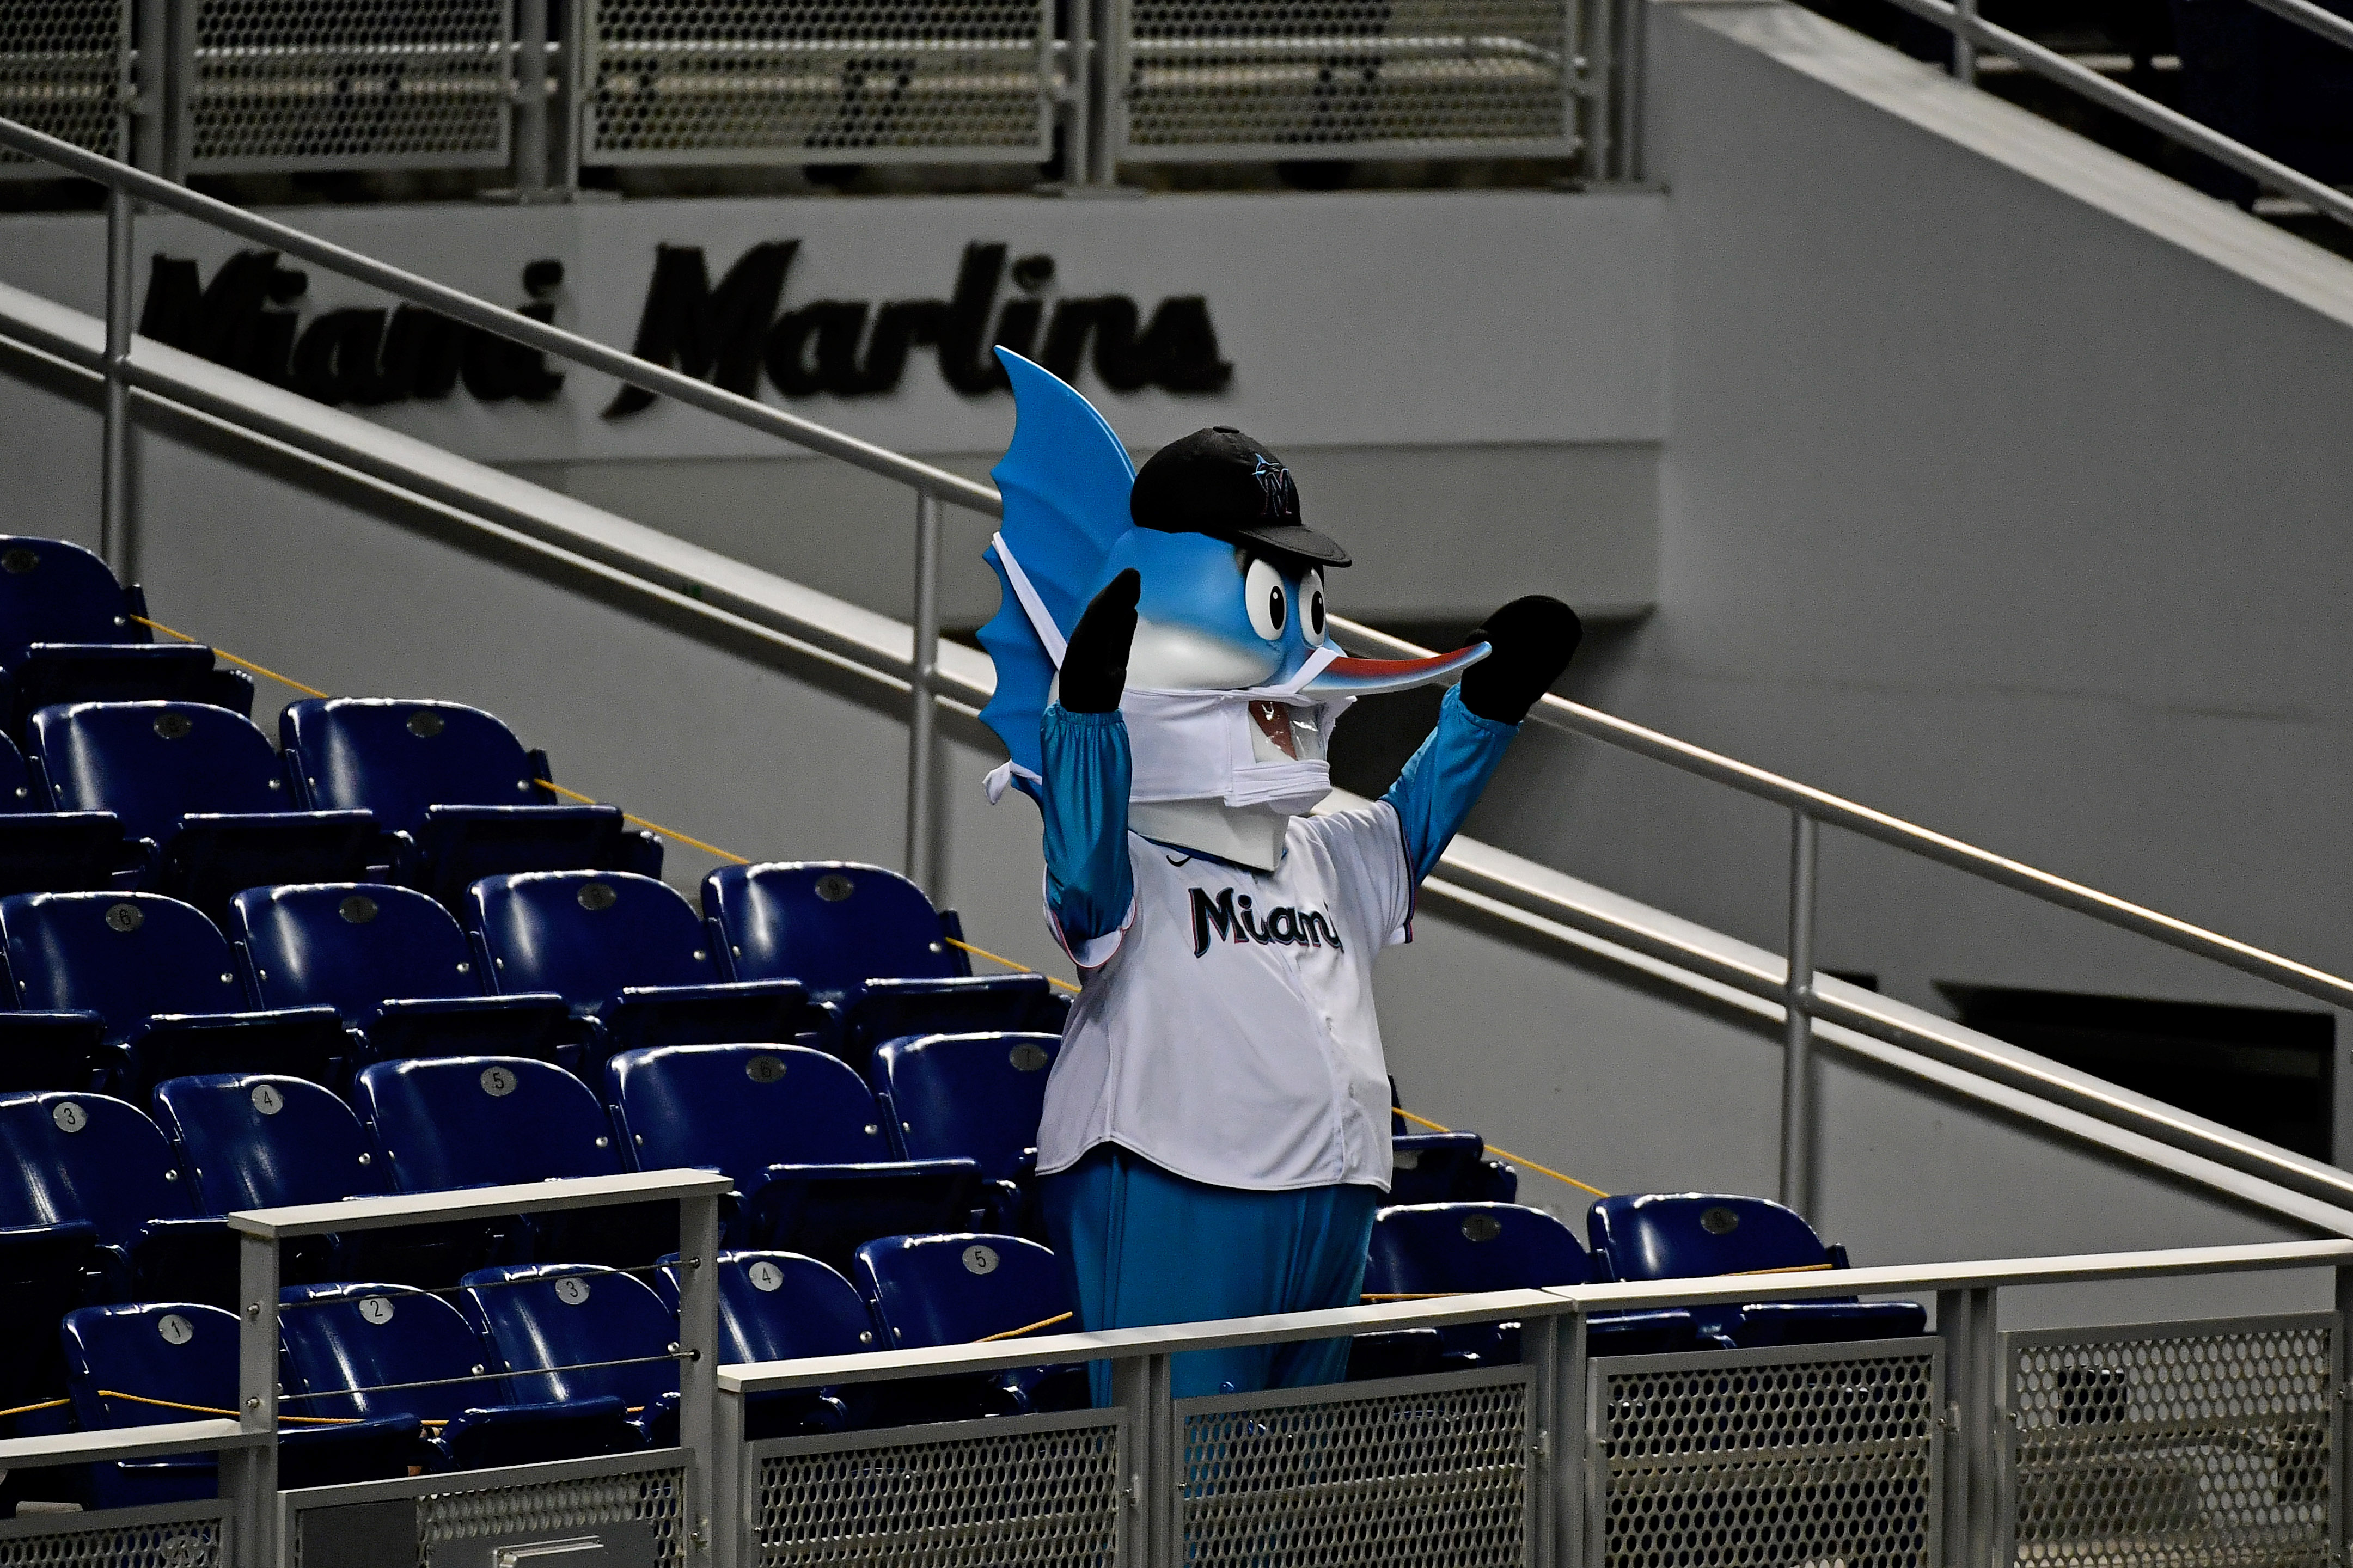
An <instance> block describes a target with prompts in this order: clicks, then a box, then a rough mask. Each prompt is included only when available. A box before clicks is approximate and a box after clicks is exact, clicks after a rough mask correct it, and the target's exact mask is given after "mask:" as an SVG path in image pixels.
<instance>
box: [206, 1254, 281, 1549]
mask: <svg viewBox="0 0 2353 1568" xmlns="http://www.w3.org/2000/svg"><path fill="white" fill-rule="evenodd" d="M237 1425H238V1426H241V1427H243V1428H244V1429H245V1430H246V1431H248V1432H267V1433H269V1436H270V1439H271V1440H270V1441H269V1442H268V1443H265V1444H261V1445H259V1447H251V1448H238V1449H235V1450H233V1451H231V1452H229V1453H226V1454H223V1455H222V1456H221V1458H220V1479H221V1490H222V1491H223V1492H224V1493H225V1494H226V1495H227V1497H228V1499H229V1507H230V1513H229V1519H230V1523H229V1530H230V1535H231V1541H232V1544H233V1547H234V1550H235V1561H236V1563H237V1568H278V1539H277V1537H278V1444H277V1436H278V1242H277V1239H276V1238H275V1237H263V1236H239V1237H237Z"/></svg>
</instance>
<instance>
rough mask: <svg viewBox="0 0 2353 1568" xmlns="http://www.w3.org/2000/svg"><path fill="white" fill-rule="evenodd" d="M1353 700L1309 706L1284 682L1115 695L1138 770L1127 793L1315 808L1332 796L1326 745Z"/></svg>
mask: <svg viewBox="0 0 2353 1568" xmlns="http://www.w3.org/2000/svg"><path fill="white" fill-rule="evenodd" d="M1352 700H1354V699H1351V698H1337V699H1334V700H1328V701H1324V702H1317V703H1312V704H1311V703H1304V702H1301V701H1299V700H1297V698H1296V697H1295V696H1294V695H1293V692H1292V691H1291V690H1290V689H1287V688H1259V689H1252V690H1249V691H1166V690H1155V689H1150V688H1137V687H1130V688H1129V689H1127V690H1126V691H1125V692H1124V694H1122V696H1121V697H1120V700H1119V710H1120V713H1121V715H1122V716H1123V717H1124V718H1125V719H1126V721H1127V743H1128V752H1129V756H1130V759H1131V768H1132V773H1131V782H1130V784H1129V788H1128V799H1130V800H1132V801H1164V800H1214V801H1218V802H1220V803H1221V804H1223V805H1229V806H1235V807H1241V808H1252V807H1254V808H1256V809H1258V810H1261V811H1269V812H1275V813H1279V814H1281V815H1282V816H1299V815H1301V814H1302V813H1304V812H1308V811H1312V810H1314V808H1315V806H1316V805H1317V803H1319V802H1320V801H1322V800H1323V799H1324V796H1325V795H1330V794H1331V793H1332V767H1331V764H1330V763H1327V762H1326V761H1325V760H1324V741H1325V739H1326V737H1328V736H1329V735H1330V734H1331V732H1332V724H1333V721H1335V720H1336V719H1338V718H1339V716H1340V714H1341V712H1342V711H1343V710H1345V709H1346V708H1347V706H1348V704H1349V703H1350V702H1351V701H1352ZM1253 710H1255V711H1253ZM1261 719H1263V722H1261ZM1270 731H1271V732H1270ZM1278 735H1279V736H1281V737H1282V739H1280V740H1278V739H1276V738H1275V737H1276V736H1278ZM1286 746H1287V747H1288V752H1286V750H1285V747H1286Z"/></svg>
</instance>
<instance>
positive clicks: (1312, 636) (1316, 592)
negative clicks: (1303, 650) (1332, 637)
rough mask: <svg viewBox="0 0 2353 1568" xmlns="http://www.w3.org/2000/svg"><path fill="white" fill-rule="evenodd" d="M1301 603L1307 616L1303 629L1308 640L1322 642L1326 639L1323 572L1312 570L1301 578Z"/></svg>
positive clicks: (1311, 642)
mask: <svg viewBox="0 0 2353 1568" xmlns="http://www.w3.org/2000/svg"><path fill="white" fill-rule="evenodd" d="M1299 603H1300V605H1302V606H1303V609H1302V612H1301V613H1302V614H1303V615H1304V616H1306V619H1305V620H1304V621H1303V623H1302V625H1301V629H1302V630H1303V631H1304V632H1306V634H1307V640H1308V642H1309V643H1310V644H1311V645H1312V644H1315V643H1320V642H1322V641H1323V640H1324V574H1323V573H1321V572H1310V573H1309V574H1307V575H1306V576H1304V577H1302V578H1301V579H1300V580H1299Z"/></svg>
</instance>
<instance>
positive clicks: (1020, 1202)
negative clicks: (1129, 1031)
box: [873, 1033, 1062, 1241]
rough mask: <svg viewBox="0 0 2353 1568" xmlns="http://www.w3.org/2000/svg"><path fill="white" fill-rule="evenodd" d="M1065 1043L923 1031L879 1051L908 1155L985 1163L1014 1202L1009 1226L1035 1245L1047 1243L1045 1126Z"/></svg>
mask: <svg viewBox="0 0 2353 1568" xmlns="http://www.w3.org/2000/svg"><path fill="white" fill-rule="evenodd" d="M1061 1044H1062V1042H1061V1039H1060V1037H1058V1036H1054V1035H1037V1034H1007V1033H996V1034H977V1035H918V1036H914V1037H910V1038H907V1039H901V1040H890V1041H886V1042H885V1043H883V1044H882V1045H881V1046H878V1047H875V1051H874V1069H873V1071H874V1082H875V1084H876V1085H877V1086H878V1087H879V1089H881V1100H882V1106H883V1112H884V1115H885V1117H886V1119H887V1120H888V1121H889V1122H890V1125H891V1128H892V1137H893V1138H894V1140H895V1141H896V1142H897V1143H898V1146H899V1154H900V1157H901V1158H902V1159H908V1160H957V1159H968V1160H972V1161H974V1162H976V1163H977V1164H978V1165H979V1167H980V1174H981V1178H982V1179H983V1180H984V1181H987V1182H992V1183H997V1184H999V1188H998V1190H999V1191H1000V1192H1004V1193H1007V1194H1008V1196H1009V1204H1008V1203H1005V1202H1001V1203H1000V1208H1001V1209H1002V1210H1003V1213H1002V1215H1001V1217H1000V1221H999V1223H1000V1225H1002V1226H1006V1227H1007V1228H1010V1229H1013V1230H1016V1231H1018V1232H1019V1233H1020V1234H1021V1235H1023V1236H1026V1237H1029V1239H1030V1240H1032V1241H1043V1240H1044V1239H1045V1237H1046V1226H1045V1216H1044V1215H1043V1213H1042V1212H1040V1210H1039V1206H1038V1202H1037V1194H1036V1188H1037V1180H1036V1178H1037V1172H1038V1121H1039V1116H1040V1115H1041V1114H1042V1113H1043V1110H1044V1108H1045V1100H1046V1076H1047V1073H1048V1071H1049V1070H1050V1068H1052V1067H1053V1065H1054V1057H1055V1053H1056V1052H1058V1051H1059V1050H1060V1048H1061Z"/></svg>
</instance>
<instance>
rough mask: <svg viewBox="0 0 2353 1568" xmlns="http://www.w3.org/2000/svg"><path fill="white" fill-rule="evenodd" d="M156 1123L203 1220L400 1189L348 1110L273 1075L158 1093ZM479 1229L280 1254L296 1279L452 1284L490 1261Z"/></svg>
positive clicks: (299, 1245) (339, 1242) (169, 1085)
mask: <svg viewBox="0 0 2353 1568" xmlns="http://www.w3.org/2000/svg"><path fill="white" fill-rule="evenodd" d="M154 1106H155V1124H156V1126H158V1127H160V1128H161V1129H163V1131H164V1136H165V1137H167V1138H169V1139H170V1140H171V1141H172V1146H173V1147H174V1149H175V1150H176V1151H178V1153H179V1161H180V1171H181V1173H182V1174H183V1176H184V1177H185V1179H186V1180H187V1181H189V1182H192V1183H194V1184H195V1195H196V1208H197V1211H198V1212H199V1213H201V1214H207V1215H225V1214H230V1213H233V1212H235V1211H236V1210H237V1209H254V1208H278V1207H282V1206H287V1205H294V1204H332V1203H340V1202H342V1201H343V1199H345V1198H364V1197H375V1196H377V1195H379V1194H384V1193H387V1192H390V1191H391V1190H392V1188H391V1186H390V1184H389V1181H388V1179H387V1177H386V1175H385V1166H384V1163H383V1162H381V1161H380V1160H378V1159H377V1158H376V1154H375V1146H374V1144H372V1143H371V1142H369V1140H368V1135H367V1131H366V1129H364V1128H363V1127H362V1126H361V1125H360V1120H359V1118H358V1117H356V1116H354V1115H353V1114H352V1110H351V1107H349V1106H348V1105H345V1104H344V1103H343V1101H342V1100H338V1099H336V1098H335V1097H334V1096H333V1095H332V1094H330V1093H328V1092H327V1091H326V1090H325V1089H321V1088H320V1087H319V1086H318V1085H317V1084H314V1083H311V1082H308V1081H306V1080H305V1079H298V1078H283V1077H278V1076H274V1075H271V1074H266V1073H209V1074H206V1075H204V1076H201V1077H196V1078H173V1079H164V1081H163V1082H162V1083H159V1084H157V1085H156V1086H155V1100H154ZM485 1234H486V1233H485V1231H484V1227H482V1226H480V1225H454V1226H404V1227H402V1228H400V1229H397V1230H384V1231H363V1232H359V1233H356V1234H353V1235H352V1236H347V1237H345V1236H316V1237H300V1238H298V1239H296V1240H293V1241H289V1242H287V1243H285V1244H284V1245H283V1246H282V1247H280V1262H279V1278H280V1279H284V1280H288V1281H313V1280H323V1279H353V1278H354V1277H355V1276H362V1275H365V1276H368V1277H372V1278H374V1277H387V1276H388V1277H390V1278H395V1279H417V1280H430V1281H432V1282H436V1283H439V1282H443V1281H447V1280H450V1279H456V1278H457V1277H458V1276H459V1274H462V1273H464V1272H465V1271H466V1270H467V1269H469V1268H480V1267H481V1265H482V1264H483V1263H484V1262H486V1261H488V1256H487V1253H486V1250H485V1249H486V1246H487V1243H486V1241H485Z"/></svg>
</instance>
